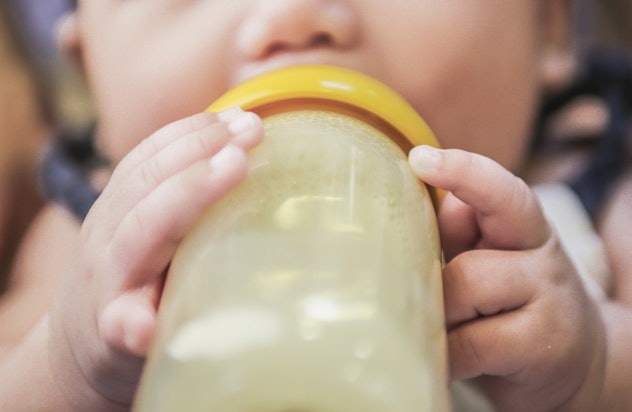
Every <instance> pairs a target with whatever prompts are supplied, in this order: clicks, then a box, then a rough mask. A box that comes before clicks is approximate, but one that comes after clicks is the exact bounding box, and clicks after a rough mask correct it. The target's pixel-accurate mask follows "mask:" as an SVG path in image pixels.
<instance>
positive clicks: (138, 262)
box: [109, 145, 248, 288]
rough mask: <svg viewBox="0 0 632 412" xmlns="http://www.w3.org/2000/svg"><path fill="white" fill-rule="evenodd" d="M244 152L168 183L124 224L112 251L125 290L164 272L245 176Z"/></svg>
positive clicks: (224, 153) (223, 155) (225, 152)
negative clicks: (213, 208)
mask: <svg viewBox="0 0 632 412" xmlns="http://www.w3.org/2000/svg"><path fill="white" fill-rule="evenodd" d="M247 169H248V162H247V158H246V154H245V152H244V150H243V149H242V148H240V147H237V146H231V145H229V146H226V147H224V148H223V149H222V150H221V151H220V152H219V153H218V154H217V155H215V156H214V157H213V158H212V159H211V160H210V161H206V160H203V161H200V162H197V163H196V164H195V165H193V166H191V167H189V168H188V169H186V170H184V171H182V172H181V173H179V174H177V175H175V176H173V177H171V178H169V179H167V180H166V181H165V182H163V183H162V184H160V185H159V186H158V187H157V188H156V190H154V191H152V192H151V193H150V194H149V195H148V196H147V197H145V198H144V199H142V200H141V201H140V202H139V203H138V205H136V206H135V207H134V208H133V209H132V210H131V211H130V212H129V213H128V214H127V215H126V216H125V217H124V219H123V221H122V223H121V225H120V226H119V227H118V229H117V230H116V232H115V233H114V236H113V238H112V241H111V243H110V248H109V252H110V253H111V254H112V256H113V257H114V258H115V259H116V260H117V261H118V262H119V265H120V267H121V268H123V269H121V270H120V272H121V275H123V276H124V277H125V278H124V279H121V280H120V281H121V282H122V283H123V285H122V286H121V287H123V288H130V287H131V288H134V287H138V285H142V284H144V283H146V282H147V281H148V280H149V279H151V278H152V277H155V276H156V275H157V274H160V273H162V271H163V270H164V269H165V268H166V266H167V265H168V263H169V261H170V260H171V259H172V257H173V254H174V252H175V248H176V247H177V245H178V244H179V242H180V241H181V240H182V238H183V236H184V234H185V233H186V232H187V231H188V230H189V228H190V227H191V226H192V225H193V223H195V221H197V220H198V219H199V218H200V216H201V215H202V213H203V212H204V211H205V210H206V209H207V208H208V206H209V205H210V204H211V203H213V202H214V201H216V200H218V199H219V198H220V197H221V196H223V195H224V194H225V193H226V192H228V191H229V190H230V189H231V188H233V187H235V186H236V185H237V184H238V183H239V182H240V181H241V180H243V179H244V178H245V177H246V174H247Z"/></svg>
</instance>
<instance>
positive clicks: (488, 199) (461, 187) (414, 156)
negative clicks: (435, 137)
mask: <svg viewBox="0 0 632 412" xmlns="http://www.w3.org/2000/svg"><path fill="white" fill-rule="evenodd" d="M409 161H410V164H411V167H412V169H413V171H414V172H415V173H416V174H417V176H418V177H419V178H420V179H422V180H424V181H425V182H426V183H428V184H430V185H431V186H435V187H438V188H440V189H443V190H446V191H449V192H451V193H452V194H453V195H454V196H455V197H456V198H458V199H459V200H460V201H461V202H463V203H464V204H466V205H467V206H469V207H470V208H472V209H473V210H474V212H475V213H474V214H475V218H476V224H477V226H478V228H479V230H480V236H481V240H480V244H479V247H486V248H494V249H530V248H534V247H538V246H540V245H542V244H543V243H544V242H545V241H546V240H547V239H548V237H549V236H550V229H549V226H548V224H547V222H546V220H545V218H544V215H543V214H542V212H541V210H540V207H539V203H538V201H537V199H536V197H535V195H534V194H533V192H532V191H531V190H530V189H529V187H528V186H527V185H526V183H525V182H524V181H522V180H521V179H519V178H517V177H516V176H514V175H513V174H512V173H511V172H509V171H507V170H506V169H505V168H503V167H502V166H501V165H499V164H498V163H496V162H494V161H493V160H491V159H489V158H487V157H484V156H481V155H477V154H474V153H469V152H465V151H463V150H458V149H444V150H442V149H436V148H433V147H430V146H418V147H415V148H414V149H413V150H411V152H410V154H409Z"/></svg>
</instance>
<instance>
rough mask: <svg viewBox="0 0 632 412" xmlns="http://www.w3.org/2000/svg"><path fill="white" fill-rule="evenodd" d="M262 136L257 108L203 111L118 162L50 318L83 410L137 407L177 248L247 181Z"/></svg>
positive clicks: (55, 362) (61, 361) (67, 378)
mask: <svg viewBox="0 0 632 412" xmlns="http://www.w3.org/2000/svg"><path fill="white" fill-rule="evenodd" d="M262 136H263V127H262V123H261V120H260V119H259V118H258V117H257V116H256V115H254V114H252V113H245V112H242V111H241V110H239V109H233V110H229V111H226V112H223V113H221V114H211V113H201V114H197V115H195V116H192V117H189V118H186V119H183V120H180V121H178V122H175V123H173V124H170V125H168V126H166V127H164V128H162V129H161V130H159V131H158V132H156V133H155V134H153V135H152V136H150V137H149V138H147V139H146V140H145V141H143V142H142V143H141V144H140V145H138V146H137V147H136V148H135V149H134V150H132V151H131V152H130V153H129V154H128V155H127V156H126V157H125V158H124V159H123V160H122V161H121V162H120V164H119V165H118V167H116V169H115V170H114V173H113V174H112V177H111V179H110V181H109V183H108V185H107V187H106V188H105V190H104V191H103V194H102V195H101V196H100V197H99V199H98V200H97V201H96V203H95V204H94V206H93V208H92V209H91V210H90V213H89V214H88V216H87V217H86V220H85V222H84V224H83V226H82V228H81V233H80V244H79V245H78V249H77V251H76V254H75V259H74V261H73V262H72V264H71V268H70V270H69V273H68V274H67V276H65V279H64V281H63V284H62V285H61V290H60V293H59V296H58V297H59V299H57V301H56V304H55V306H54V309H53V311H52V315H51V322H52V323H51V330H52V332H51V333H52V339H51V342H52V345H53V347H52V350H51V353H52V356H53V358H52V359H51V365H52V368H53V372H56V373H58V379H59V382H60V387H61V388H63V390H64V389H65V390H66V395H67V396H68V397H70V398H71V401H72V402H73V403H74V404H75V405H76V407H77V409H78V410H90V411H98V410H108V411H110V410H119V409H120V410H127V409H129V405H130V403H131V401H132V398H133V396H134V393H135V390H136V386H137V383H138V379H139V376H140V372H141V368H142V365H143V360H144V356H145V354H146V351H147V348H148V345H149V343H150V341H151V340H152V336H153V333H154V329H155V323H156V308H157V305H158V301H159V298H160V293H161V289H162V282H163V280H164V275H165V273H166V269H167V267H168V265H169V263H170V261H171V259H172V257H173V255H174V252H175V249H176V247H177V245H178V244H179V242H180V240H181V239H182V238H183V236H184V235H185V234H186V232H187V231H188V230H189V229H190V228H191V226H192V225H193V224H194V223H195V222H196V220H197V219H199V218H200V216H201V214H202V213H203V212H204V211H205V210H206V209H207V208H208V206H209V205H210V204H211V203H213V202H215V201H216V200H217V199H218V198H220V197H221V196H223V195H224V194H226V193H227V192H228V191H229V190H231V189H232V188H234V187H235V186H236V185H237V184H238V183H239V182H240V181H241V180H243V179H244V177H245V176H246V174H247V169H248V163H247V158H246V152H247V151H248V150H250V149H251V148H252V147H254V146H255V145H256V144H257V143H259V141H260V140H261V138H262ZM87 405H90V406H87ZM95 405H103V407H102V408H98V407H96V406H95Z"/></svg>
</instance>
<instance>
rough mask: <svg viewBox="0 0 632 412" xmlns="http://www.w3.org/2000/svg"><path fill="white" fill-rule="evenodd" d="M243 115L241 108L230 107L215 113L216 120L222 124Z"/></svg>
mask: <svg viewBox="0 0 632 412" xmlns="http://www.w3.org/2000/svg"><path fill="white" fill-rule="evenodd" d="M243 113H244V111H243V110H242V108H241V107H231V108H230V109H226V110H223V111H221V112H219V113H217V118H218V119H219V120H221V121H222V122H226V123H230V122H231V121H232V120H235V119H236V118H238V117H239V116H241V115H242V114H243Z"/></svg>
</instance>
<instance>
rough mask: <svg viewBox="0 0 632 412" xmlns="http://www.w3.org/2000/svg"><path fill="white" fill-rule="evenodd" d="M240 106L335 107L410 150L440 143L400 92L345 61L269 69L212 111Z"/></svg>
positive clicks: (272, 109) (261, 109)
mask: <svg viewBox="0 0 632 412" xmlns="http://www.w3.org/2000/svg"><path fill="white" fill-rule="evenodd" d="M235 106H239V107H241V108H242V109H244V110H248V111H253V112H255V113H257V114H258V115H260V116H262V117H265V116H269V115H271V114H275V113H279V112H283V111H288V110H289V109H294V110H298V109H323V110H330V111H336V112H340V113H343V114H347V115H351V116H354V117H356V118H358V119H360V120H362V121H365V122H368V123H370V124H372V125H373V126H375V127H377V128H378V129H380V130H382V131H383V132H385V133H386V134H387V135H388V136H390V137H391V138H392V139H393V140H395V142H396V143H398V144H399V145H400V146H402V148H403V149H405V150H407V149H410V148H411V147H412V146H417V145H421V144H427V145H431V146H435V147H439V144H438V142H437V139H436V138H435V136H434V134H433V133H432V131H431V130H430V128H429V127H428V125H427V124H426V122H424V121H423V119H422V118H421V117H420V116H419V115H418V114H417V112H415V110H414V109H413V108H412V107H411V106H410V105H409V104H408V103H407V102H406V101H405V100H404V99H403V98H402V97H401V96H400V95H399V94H397V93H395V92H394V91H393V90H391V89H390V88H389V87H387V86H386V85H384V84H383V83H381V82H379V81H377V80H375V79H373V78H372V77H369V76H367V75H364V74H362V73H359V72H356V71H353V70H349V69H344V68H341V67H336V66H328V65H297V66H290V67H286V68H282V69H278V70H274V71H270V72H267V73H264V74H262V75H260V76H258V77H255V78H253V79H250V80H248V81H246V82H244V83H242V84H241V85H238V86H237V87H235V88H233V89H231V90H230V91H228V92H227V93H226V94H224V95H223V96H221V97H220V98H219V99H218V100H217V101H215V102H214V103H213V104H212V105H211V106H210V107H209V108H208V109H207V111H211V112H219V111H222V110H225V109H228V108H231V107H235Z"/></svg>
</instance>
